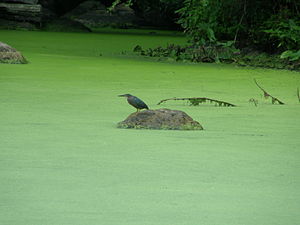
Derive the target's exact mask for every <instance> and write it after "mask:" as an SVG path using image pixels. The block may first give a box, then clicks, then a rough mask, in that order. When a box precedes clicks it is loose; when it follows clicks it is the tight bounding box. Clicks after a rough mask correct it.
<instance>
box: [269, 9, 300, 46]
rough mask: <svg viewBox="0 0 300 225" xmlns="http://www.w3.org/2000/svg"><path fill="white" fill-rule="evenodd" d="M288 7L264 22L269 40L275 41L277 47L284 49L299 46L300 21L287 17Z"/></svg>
mask: <svg viewBox="0 0 300 225" xmlns="http://www.w3.org/2000/svg"><path fill="white" fill-rule="evenodd" d="M289 14H290V11H289V10H288V9H285V10H282V11H280V12H279V13H278V14H275V15H271V17H270V18H269V19H268V20H267V21H266V22H265V23H264V26H265V27H266V28H267V29H265V30H264V32H265V33H267V34H269V37H270V38H271V40H273V41H275V42H277V43H278V44H277V47H280V48H282V49H284V50H288V49H297V48H300V21H297V20H296V19H297V18H296V17H295V18H289Z"/></svg>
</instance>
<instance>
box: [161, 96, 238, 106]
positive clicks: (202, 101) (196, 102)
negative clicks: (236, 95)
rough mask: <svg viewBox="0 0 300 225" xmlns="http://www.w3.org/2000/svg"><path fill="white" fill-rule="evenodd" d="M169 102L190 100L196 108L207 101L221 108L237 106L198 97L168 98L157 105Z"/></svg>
mask: <svg viewBox="0 0 300 225" xmlns="http://www.w3.org/2000/svg"><path fill="white" fill-rule="evenodd" d="M169 100H175V101H177V100H188V101H190V103H191V105H195V106H196V105H199V104H200V103H204V102H206V101H208V102H210V103H212V102H214V103H216V104H218V105H219V106H232V107H234V106H236V105H234V104H232V103H229V102H224V101H220V100H215V99H211V98H206V97H198V98H168V99H163V100H161V101H160V102H159V103H157V105H160V104H161V103H163V102H166V101H169Z"/></svg>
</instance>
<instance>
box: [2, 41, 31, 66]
mask: <svg viewBox="0 0 300 225" xmlns="http://www.w3.org/2000/svg"><path fill="white" fill-rule="evenodd" d="M0 63H10V64H25V63H27V60H26V59H25V58H24V57H23V56H22V54H21V53H20V52H18V51H17V50H16V49H14V48H12V47H11V46H9V45H7V44H5V43H3V42H0Z"/></svg>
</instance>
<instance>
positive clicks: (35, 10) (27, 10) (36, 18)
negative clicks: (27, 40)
mask: <svg viewBox="0 0 300 225" xmlns="http://www.w3.org/2000/svg"><path fill="white" fill-rule="evenodd" d="M0 17H1V18H2V19H6V20H13V21H22V22H24V21H27V22H33V23H41V21H42V6H41V5H39V4H34V5H32V4H19V3H0Z"/></svg>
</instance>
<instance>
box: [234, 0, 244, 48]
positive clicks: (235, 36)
mask: <svg viewBox="0 0 300 225" xmlns="http://www.w3.org/2000/svg"><path fill="white" fill-rule="evenodd" d="M246 4H247V3H246V0H245V1H244V11H243V15H242V16H241V19H240V21H239V23H238V26H237V29H236V32H235V35H234V39H233V42H234V43H235V42H236V39H237V35H238V33H239V29H240V26H241V24H242V21H243V18H244V16H245V14H246Z"/></svg>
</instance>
